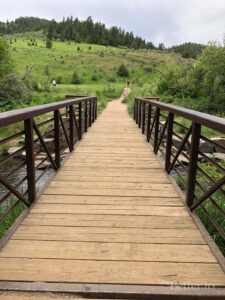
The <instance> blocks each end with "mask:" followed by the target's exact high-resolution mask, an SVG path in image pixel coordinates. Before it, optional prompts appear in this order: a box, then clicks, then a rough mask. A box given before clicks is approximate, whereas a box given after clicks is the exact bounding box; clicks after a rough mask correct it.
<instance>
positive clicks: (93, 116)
mask: <svg viewBox="0 0 225 300" xmlns="http://www.w3.org/2000/svg"><path fill="white" fill-rule="evenodd" d="M92 104H93V109H92V123H94V121H95V104H94V101H93V99H92Z"/></svg>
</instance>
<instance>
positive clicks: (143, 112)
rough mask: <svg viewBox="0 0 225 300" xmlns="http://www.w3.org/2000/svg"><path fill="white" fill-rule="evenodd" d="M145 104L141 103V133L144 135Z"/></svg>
mask: <svg viewBox="0 0 225 300" xmlns="http://www.w3.org/2000/svg"><path fill="white" fill-rule="evenodd" d="M145 106H146V104H145V102H144V103H143V111H142V133H143V134H144V133H145Z"/></svg>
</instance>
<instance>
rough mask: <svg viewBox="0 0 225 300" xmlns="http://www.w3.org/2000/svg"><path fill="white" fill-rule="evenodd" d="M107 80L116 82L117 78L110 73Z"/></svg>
mask: <svg viewBox="0 0 225 300" xmlns="http://www.w3.org/2000/svg"><path fill="white" fill-rule="evenodd" d="M107 81H108V82H116V79H115V77H114V76H113V75H108V78H107Z"/></svg>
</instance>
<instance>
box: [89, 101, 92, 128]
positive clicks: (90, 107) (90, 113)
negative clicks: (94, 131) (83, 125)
mask: <svg viewBox="0 0 225 300" xmlns="http://www.w3.org/2000/svg"><path fill="white" fill-rule="evenodd" d="M91 109H92V105H91V100H90V104H89V126H91V115H92V112H91Z"/></svg>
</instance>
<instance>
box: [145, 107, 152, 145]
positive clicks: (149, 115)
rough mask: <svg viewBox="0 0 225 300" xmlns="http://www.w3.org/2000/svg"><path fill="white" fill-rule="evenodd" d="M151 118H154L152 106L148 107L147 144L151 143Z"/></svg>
mask: <svg viewBox="0 0 225 300" xmlns="http://www.w3.org/2000/svg"><path fill="white" fill-rule="evenodd" d="M151 116H152V106H151V104H149V105H148V125H147V136H146V138H147V142H149V141H150V127H151Z"/></svg>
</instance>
